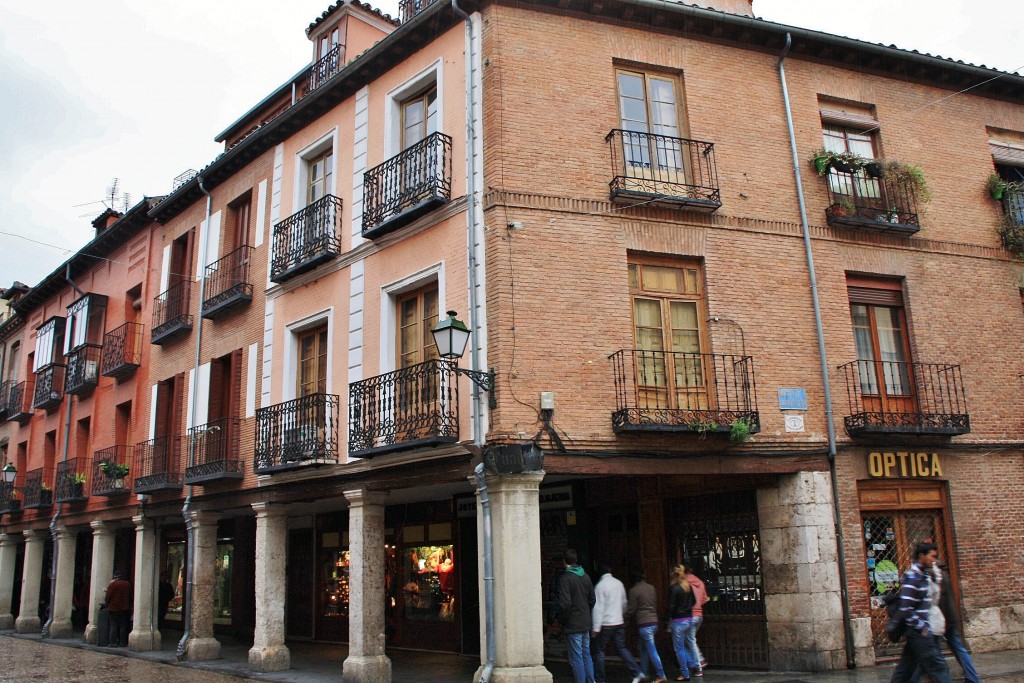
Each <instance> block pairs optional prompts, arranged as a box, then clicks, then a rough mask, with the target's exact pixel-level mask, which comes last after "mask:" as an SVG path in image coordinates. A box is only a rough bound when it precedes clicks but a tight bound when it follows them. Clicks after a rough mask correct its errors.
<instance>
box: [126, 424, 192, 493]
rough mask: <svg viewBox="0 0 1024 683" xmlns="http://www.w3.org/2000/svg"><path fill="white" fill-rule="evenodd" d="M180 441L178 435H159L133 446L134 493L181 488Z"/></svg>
mask: <svg viewBox="0 0 1024 683" xmlns="http://www.w3.org/2000/svg"><path fill="white" fill-rule="evenodd" d="M182 441H183V439H182V437H180V436H161V437H158V438H156V439H150V440H149V441H143V442H142V443H140V444H138V445H136V446H135V464H134V465H133V467H134V475H135V484H134V486H133V488H134V490H135V493H154V492H156V491H177V490H180V489H181V487H182V473H181V442H182Z"/></svg>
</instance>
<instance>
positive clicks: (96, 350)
mask: <svg viewBox="0 0 1024 683" xmlns="http://www.w3.org/2000/svg"><path fill="white" fill-rule="evenodd" d="M102 354H103V347H102V346H100V345H99V344H85V345H83V346H80V347H78V348H77V349H75V350H74V351H72V352H71V353H69V354H68V355H67V356H65V357H64V360H65V362H66V363H67V369H66V370H65V372H64V392H65V393H68V394H74V395H79V394H84V393H87V392H89V391H91V390H92V389H94V388H95V387H96V385H97V384H99V382H100V358H101V356H102Z"/></svg>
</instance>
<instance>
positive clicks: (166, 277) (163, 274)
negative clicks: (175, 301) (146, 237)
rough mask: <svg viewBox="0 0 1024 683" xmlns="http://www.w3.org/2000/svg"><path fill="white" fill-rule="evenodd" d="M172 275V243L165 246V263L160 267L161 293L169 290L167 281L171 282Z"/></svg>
mask: <svg viewBox="0 0 1024 683" xmlns="http://www.w3.org/2000/svg"><path fill="white" fill-rule="evenodd" d="M170 275H171V245H169V244H168V245H166V246H165V247H164V260H163V265H162V266H161V267H160V292H159V293H160V294H163V293H164V292H166V291H167V283H168V282H170Z"/></svg>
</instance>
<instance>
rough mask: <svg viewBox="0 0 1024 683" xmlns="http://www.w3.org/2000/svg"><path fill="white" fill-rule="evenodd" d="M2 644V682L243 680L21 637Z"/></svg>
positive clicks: (195, 682) (235, 682)
mask: <svg viewBox="0 0 1024 683" xmlns="http://www.w3.org/2000/svg"><path fill="white" fill-rule="evenodd" d="M0 643H2V647H0V681H17V682H18V683H37V682H38V683H44V682H46V683H48V682H49V681H54V682H55V683H56V682H61V683H63V682H65V681H66V682H67V683H79V682H80V681H82V682H86V683H93V682H95V683H153V682H154V681H159V682H160V683H228V682H231V683H238V680H239V679H237V678H233V677H231V676H224V675H222V674H218V673H213V672H210V671H198V670H196V669H189V668H183V667H177V666H172V665H169V664H160V663H156V662H148V661H146V660H143V659H135V658H131V657H124V656H120V655H117V654H107V653H104V652H91V651H89V650H85V649H75V648H68V647H61V646H59V645H53V644H49V643H39V642H34V641H31V640H22V639H19V638H4V639H3V640H2V641H0Z"/></svg>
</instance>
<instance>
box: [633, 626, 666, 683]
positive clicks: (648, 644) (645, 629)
mask: <svg viewBox="0 0 1024 683" xmlns="http://www.w3.org/2000/svg"><path fill="white" fill-rule="evenodd" d="M657 632H658V625H657V624H654V625H652V626H641V627H640V630H639V631H638V634H639V636H640V637H639V640H640V669H641V673H642V674H644V675H645V676H646V675H647V672H648V671H650V665H653V666H654V673H655V674H657V675H656V676H655V678H665V667H663V666H662V665H661V655H659V654H658V648H657V647H656V646H655V645H654V634H655V633H657Z"/></svg>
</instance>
